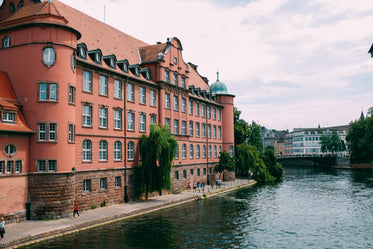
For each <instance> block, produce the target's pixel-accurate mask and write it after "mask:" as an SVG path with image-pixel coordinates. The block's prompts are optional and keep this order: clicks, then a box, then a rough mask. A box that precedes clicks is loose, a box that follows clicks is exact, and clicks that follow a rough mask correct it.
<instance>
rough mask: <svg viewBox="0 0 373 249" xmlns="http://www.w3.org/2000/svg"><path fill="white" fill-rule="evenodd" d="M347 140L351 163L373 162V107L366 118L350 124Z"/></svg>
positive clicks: (362, 116) (362, 117)
mask: <svg viewBox="0 0 373 249" xmlns="http://www.w3.org/2000/svg"><path fill="white" fill-rule="evenodd" d="M346 140H347V141H348V143H349V147H350V151H351V162H353V163H369V162H373V107H371V108H369V110H368V113H367V115H366V117H364V115H363V114H362V115H361V116H360V119H358V120H355V121H352V122H351V123H350V131H349V132H348V134H347V137H346Z"/></svg>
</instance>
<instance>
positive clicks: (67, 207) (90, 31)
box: [0, 0, 234, 220]
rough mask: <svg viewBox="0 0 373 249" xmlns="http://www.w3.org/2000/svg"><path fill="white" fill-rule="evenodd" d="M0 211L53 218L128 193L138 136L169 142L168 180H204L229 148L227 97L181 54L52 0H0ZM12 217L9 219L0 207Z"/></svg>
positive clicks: (182, 184) (182, 183)
mask: <svg viewBox="0 0 373 249" xmlns="http://www.w3.org/2000/svg"><path fill="white" fill-rule="evenodd" d="M0 41H1V42H2V43H1V47H0V112H1V116H0V146H1V151H2V153H1V154H0V188H1V191H0V214H3V215H5V216H6V217H8V219H14V220H16V219H22V218H24V217H26V216H27V218H42V217H63V216H66V215H68V214H69V213H71V209H72V205H73V202H74V201H78V202H79V203H80V206H81V208H82V209H88V208H91V206H93V205H97V206H98V205H100V204H101V203H106V204H114V203H120V202H123V201H127V200H131V199H132V198H134V197H135V191H136V188H135V182H136V179H135V178H136V175H135V170H134V169H135V168H137V167H139V166H141V161H140V157H139V149H138V148H139V147H138V139H139V136H141V135H142V134H148V133H149V129H150V124H151V123H159V124H162V125H168V126H169V127H170V129H171V132H172V134H173V135H174V136H175V138H176V140H177V141H178V145H179V148H178V151H177V152H176V159H175V161H174V165H175V167H173V170H172V177H173V178H174V180H173V183H174V184H173V190H174V191H175V192H177V191H180V190H182V189H184V188H186V187H187V186H188V184H189V183H192V182H194V181H205V182H208V181H210V180H213V177H214V174H213V168H214V166H215V165H216V163H217V162H218V161H219V158H218V157H219V151H222V150H225V151H227V152H230V153H231V154H232V155H233V154H234V130H233V99H234V96H233V95H231V94H229V93H228V91H227V88H226V85H225V84H224V83H222V82H221V81H219V76H218V78H217V81H216V82H215V83H213V84H211V85H209V83H208V80H207V78H205V77H203V76H201V75H200V74H199V73H198V71H197V66H196V65H194V64H192V63H186V62H184V60H183V57H182V50H183V47H182V44H181V42H180V41H179V39H177V38H170V39H167V41H166V42H164V43H157V44H155V45H150V44H147V43H145V42H143V41H140V40H138V39H136V38H134V37H132V36H130V35H128V34H125V33H123V32H121V31H119V30H117V29H115V28H113V27H111V26H109V25H107V24H105V23H103V22H101V21H98V20H96V19H94V18H92V17H90V16H88V15H86V14H84V13H82V12H80V11H78V10H76V9H73V8H71V7H69V6H67V5H65V4H63V3H61V2H59V1H57V0H53V1H20V0H6V1H0ZM9 217H13V218H9Z"/></svg>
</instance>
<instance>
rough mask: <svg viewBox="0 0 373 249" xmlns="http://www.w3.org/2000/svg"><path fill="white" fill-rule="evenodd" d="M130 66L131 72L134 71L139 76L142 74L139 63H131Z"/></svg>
mask: <svg viewBox="0 0 373 249" xmlns="http://www.w3.org/2000/svg"><path fill="white" fill-rule="evenodd" d="M129 68H130V70H131V72H132V73H133V74H134V75H135V76H137V77H139V76H140V68H139V66H138V65H130V66H129Z"/></svg>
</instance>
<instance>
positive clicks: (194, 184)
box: [193, 183, 197, 192]
mask: <svg viewBox="0 0 373 249" xmlns="http://www.w3.org/2000/svg"><path fill="white" fill-rule="evenodd" d="M196 188H197V184H196V183H193V190H194V192H196Z"/></svg>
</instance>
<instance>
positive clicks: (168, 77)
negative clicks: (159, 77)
mask: <svg viewBox="0 0 373 249" xmlns="http://www.w3.org/2000/svg"><path fill="white" fill-rule="evenodd" d="M164 81H165V82H168V83H170V72H169V71H167V70H165V71H164Z"/></svg>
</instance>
